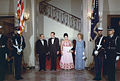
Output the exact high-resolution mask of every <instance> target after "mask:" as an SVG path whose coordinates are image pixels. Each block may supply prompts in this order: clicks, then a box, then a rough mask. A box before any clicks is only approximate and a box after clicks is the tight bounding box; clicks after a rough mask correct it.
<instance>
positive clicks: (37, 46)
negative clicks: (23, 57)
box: [35, 39, 48, 54]
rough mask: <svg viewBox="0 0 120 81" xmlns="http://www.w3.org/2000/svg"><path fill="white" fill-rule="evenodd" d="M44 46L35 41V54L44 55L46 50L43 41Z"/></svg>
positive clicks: (45, 43)
mask: <svg viewBox="0 0 120 81" xmlns="http://www.w3.org/2000/svg"><path fill="white" fill-rule="evenodd" d="M43 41H44V45H43V44H42V42H41V40H40V39H39V40H37V41H36V44H35V49H36V53H37V54H45V53H47V51H48V48H47V41H46V40H45V39H44V40H43Z"/></svg>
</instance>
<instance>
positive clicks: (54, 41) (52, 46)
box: [48, 32, 59, 71]
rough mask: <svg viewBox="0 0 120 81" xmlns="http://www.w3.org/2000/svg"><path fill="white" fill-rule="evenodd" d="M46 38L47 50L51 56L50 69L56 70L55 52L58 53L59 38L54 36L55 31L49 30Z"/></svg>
mask: <svg viewBox="0 0 120 81" xmlns="http://www.w3.org/2000/svg"><path fill="white" fill-rule="evenodd" d="M50 35H51V38H49V39H48V46H49V52H50V56H51V70H55V71H56V60H57V54H59V39H58V38H56V37H55V32H51V34H50Z"/></svg>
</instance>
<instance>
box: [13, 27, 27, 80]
mask: <svg viewBox="0 0 120 81" xmlns="http://www.w3.org/2000/svg"><path fill="white" fill-rule="evenodd" d="M12 43H13V55H14V66H15V79H16V80H20V79H23V78H22V77H21V66H22V56H23V50H24V48H25V41H24V37H23V36H22V35H20V28H19V26H17V27H15V30H14V36H13V38H12Z"/></svg>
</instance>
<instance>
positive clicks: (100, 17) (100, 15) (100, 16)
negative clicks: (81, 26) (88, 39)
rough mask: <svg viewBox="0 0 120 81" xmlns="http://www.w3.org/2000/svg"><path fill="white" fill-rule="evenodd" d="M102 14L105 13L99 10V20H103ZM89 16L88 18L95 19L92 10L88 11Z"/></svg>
mask: <svg viewBox="0 0 120 81" xmlns="http://www.w3.org/2000/svg"><path fill="white" fill-rule="evenodd" d="M102 15H103V14H102V12H99V20H100V21H102ZM87 17H88V19H90V20H91V19H94V17H93V16H92V13H91V12H89V13H88V16H87Z"/></svg>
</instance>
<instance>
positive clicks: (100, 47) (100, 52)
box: [93, 35, 105, 80]
mask: <svg viewBox="0 0 120 81" xmlns="http://www.w3.org/2000/svg"><path fill="white" fill-rule="evenodd" d="M100 40H101V44H99V43H100ZM104 43H105V37H104V36H102V35H101V36H98V37H97V38H96V40H95V49H94V51H93V56H94V61H95V71H96V77H95V78H94V80H101V75H102V68H103V67H102V64H103V63H102V62H103V58H104V45H105V44H104ZM96 52H97V53H96Z"/></svg>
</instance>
